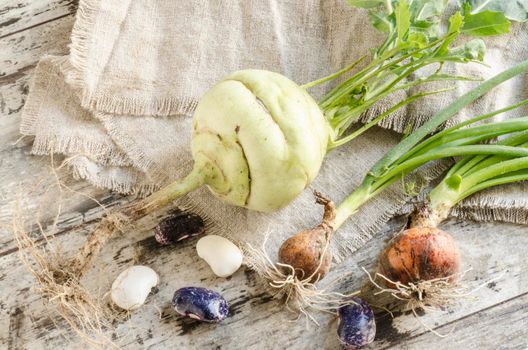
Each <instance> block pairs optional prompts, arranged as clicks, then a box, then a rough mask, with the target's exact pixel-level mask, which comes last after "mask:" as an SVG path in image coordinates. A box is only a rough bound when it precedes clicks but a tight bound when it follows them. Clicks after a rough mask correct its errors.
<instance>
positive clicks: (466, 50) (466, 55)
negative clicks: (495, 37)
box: [449, 39, 486, 62]
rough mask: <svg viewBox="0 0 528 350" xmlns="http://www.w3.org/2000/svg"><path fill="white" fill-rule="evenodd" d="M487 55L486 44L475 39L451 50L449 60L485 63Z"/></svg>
mask: <svg viewBox="0 0 528 350" xmlns="http://www.w3.org/2000/svg"><path fill="white" fill-rule="evenodd" d="M485 53H486V44H484V41H483V40H482V39H473V40H471V41H468V42H467V43H465V44H464V45H462V46H458V47H455V48H453V49H451V50H449V58H450V60H451V61H453V60H457V61H459V62H467V61H474V60H477V61H483V60H484V54H485Z"/></svg>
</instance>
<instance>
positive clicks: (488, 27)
mask: <svg viewBox="0 0 528 350" xmlns="http://www.w3.org/2000/svg"><path fill="white" fill-rule="evenodd" d="M509 31H510V21H508V19H507V18H506V16H504V14H503V13H500V12H493V11H490V10H485V11H482V12H479V13H476V14H471V6H470V5H469V4H468V3H465V4H464V26H463V27H462V32H463V33H465V34H468V35H474V36H490V35H500V34H505V33H508V32H509Z"/></svg>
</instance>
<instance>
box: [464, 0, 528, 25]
mask: <svg viewBox="0 0 528 350" xmlns="http://www.w3.org/2000/svg"><path fill="white" fill-rule="evenodd" d="M458 3H459V4H460V6H463V5H464V4H469V5H470V6H471V8H472V12H471V13H472V14H477V13H481V12H483V11H486V10H489V11H494V12H500V13H503V14H504V15H505V16H506V18H509V19H511V20H512V21H517V22H526V21H528V0H458Z"/></svg>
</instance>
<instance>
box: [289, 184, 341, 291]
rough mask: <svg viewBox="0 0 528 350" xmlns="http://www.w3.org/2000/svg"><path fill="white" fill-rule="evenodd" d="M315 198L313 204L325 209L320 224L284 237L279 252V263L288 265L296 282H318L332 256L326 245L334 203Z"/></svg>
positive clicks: (328, 239)
mask: <svg viewBox="0 0 528 350" xmlns="http://www.w3.org/2000/svg"><path fill="white" fill-rule="evenodd" d="M315 196H316V201H317V203H318V204H322V205H324V207H325V212H324V215H323V220H322V222H321V223H320V224H319V225H317V226H316V227H314V228H312V229H308V230H303V231H301V232H299V233H297V234H296V235H294V236H292V237H290V238H288V239H287V240H286V241H284V243H282V245H281V247H280V249H279V262H280V263H282V264H287V265H290V266H292V267H293V268H294V269H295V275H296V276H297V278H299V279H307V278H309V277H310V276H312V277H311V278H310V282H315V281H318V280H320V279H321V278H323V277H324V276H325V275H326V274H327V273H328V271H329V270H330V263H331V262H332V254H331V252H330V247H329V243H330V238H331V237H332V234H333V232H334V222H335V205H334V203H333V202H332V201H330V200H328V199H326V198H324V197H323V196H321V194H319V193H317V192H316V193H315Z"/></svg>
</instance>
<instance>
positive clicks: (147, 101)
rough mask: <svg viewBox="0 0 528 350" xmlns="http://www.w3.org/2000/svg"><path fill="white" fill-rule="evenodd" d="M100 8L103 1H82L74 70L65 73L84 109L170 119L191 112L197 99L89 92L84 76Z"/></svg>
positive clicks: (75, 34) (74, 35)
mask: <svg viewBox="0 0 528 350" xmlns="http://www.w3.org/2000/svg"><path fill="white" fill-rule="evenodd" d="M99 6H100V0H81V1H79V7H78V10H77V14H76V17H75V24H74V26H73V30H72V34H71V44H70V56H69V57H70V63H71V67H70V68H69V69H67V70H66V74H67V79H66V81H67V82H68V84H69V85H70V86H72V88H73V89H75V90H78V91H79V94H80V101H81V106H82V107H83V108H86V109H90V110H93V111H99V112H105V113H114V114H131V115H155V116H168V115H173V114H186V115H188V114H190V113H192V112H193V111H194V110H195V108H196V105H197V104H198V100H197V99H196V98H194V97H189V96H180V97H165V98H128V97H122V96H121V97H118V96H113V95H110V94H102V93H97V92H96V91H90V89H89V87H87V86H86V82H85V76H84V75H85V72H86V70H87V66H88V64H87V61H88V56H89V52H90V47H91V45H92V42H93V40H94V39H93V37H92V31H93V28H94V26H95V22H96V16H97V13H98V10H99Z"/></svg>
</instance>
